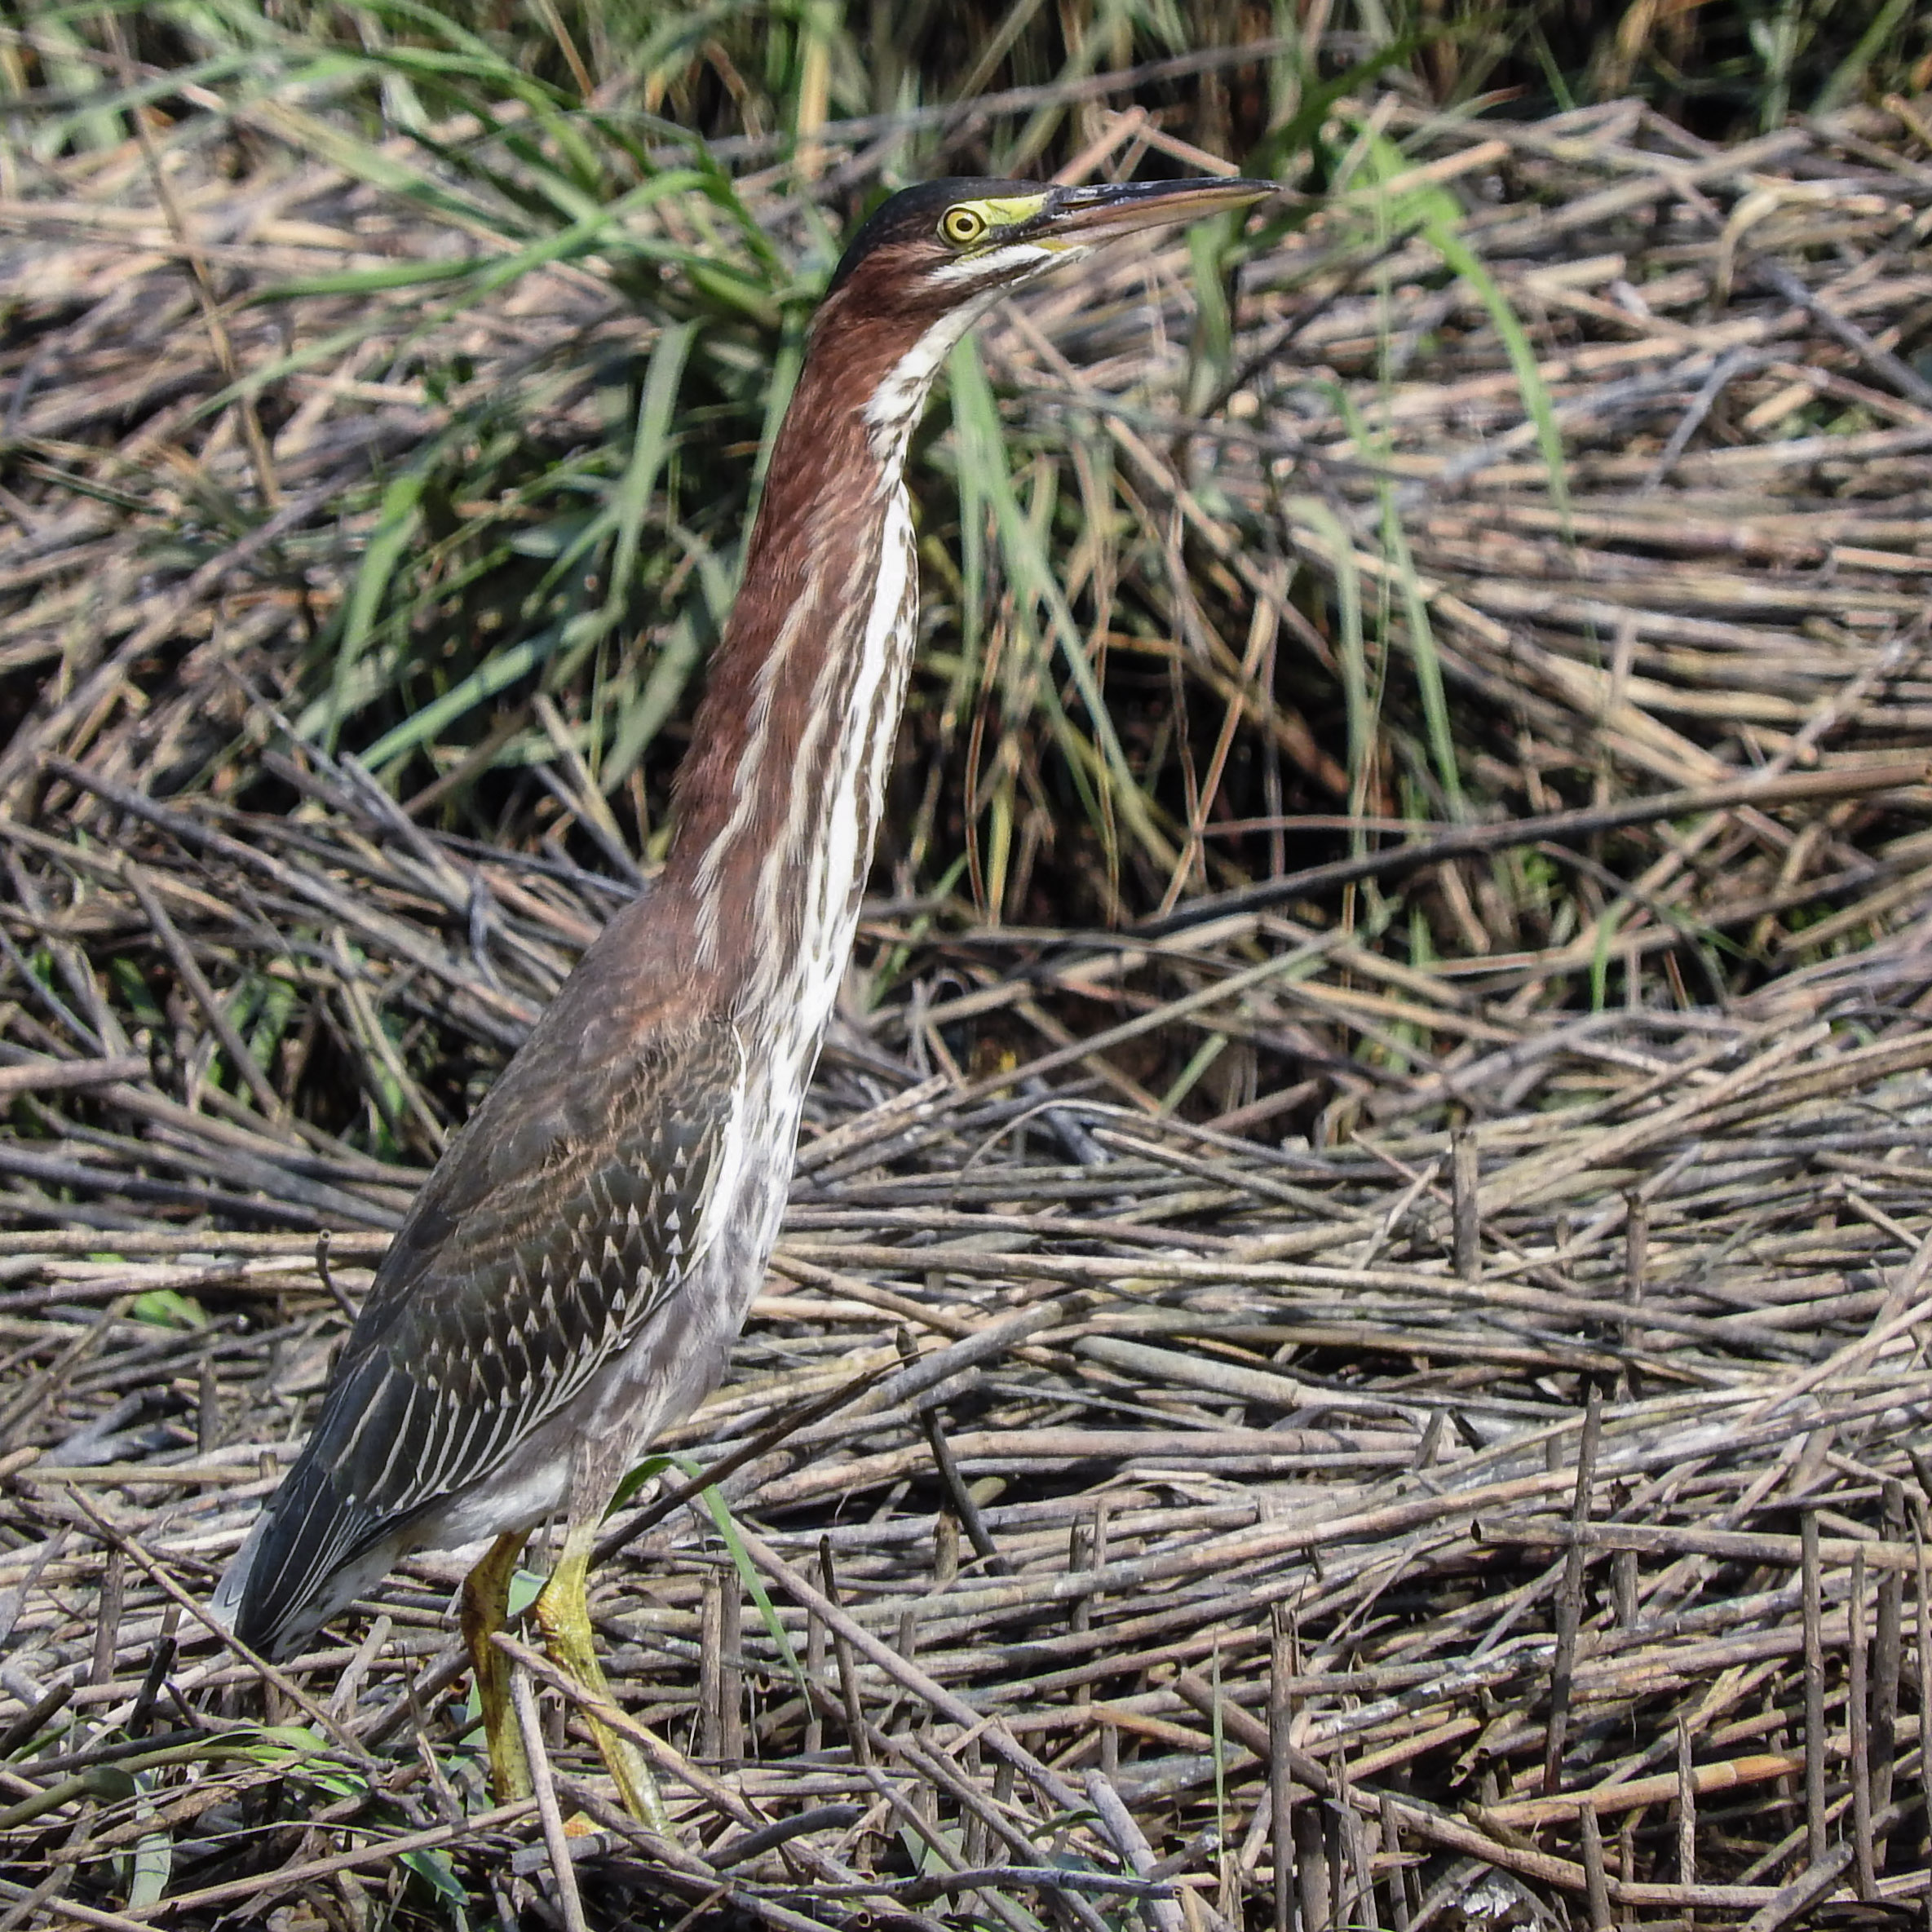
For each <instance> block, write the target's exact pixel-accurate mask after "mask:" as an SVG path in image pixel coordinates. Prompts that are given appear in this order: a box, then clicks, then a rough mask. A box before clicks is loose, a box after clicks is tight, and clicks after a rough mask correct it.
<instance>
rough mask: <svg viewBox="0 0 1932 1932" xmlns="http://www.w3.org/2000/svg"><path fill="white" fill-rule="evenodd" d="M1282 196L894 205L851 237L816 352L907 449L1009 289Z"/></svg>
mask: <svg viewBox="0 0 1932 1932" xmlns="http://www.w3.org/2000/svg"><path fill="white" fill-rule="evenodd" d="M1271 192H1274V183H1271V182H1267V181H1243V180H1193V181H1134V182H1121V183H1101V184H1100V185H1099V186H1096V187H1090V188H1057V187H1053V186H1050V185H1049V186H1042V185H1041V183H1037V182H1028V181H999V180H988V179H953V180H945V181H926V182H922V183H920V185H919V186H917V188H905V189H904V190H902V191H901V192H900V193H898V194H895V196H893V197H892V198H891V200H890V201H887V202H886V203H885V204H884V205H883V206H882V207H880V208H879V209H878V210H877V211H876V212H875V213H874V214H873V215H872V217H871V218H870V219H869V220H868V221H867V222H866V223H865V224H864V227H863V228H860V230H859V232H858V233H857V234H856V235H855V236H854V237H852V240H851V245H850V246H849V247H847V250H846V251H845V254H844V256H843V257H842V259H841V260H840V262H839V264H838V272H837V273H836V274H834V275H833V277H832V282H831V285H830V287H829V288H828V289H827V290H826V291H825V304H824V306H823V307H822V308H821V309H820V312H819V318H818V323H817V326H816V332H815V334H816V341H815V344H814V347H815V351H816V353H818V354H820V355H827V354H830V355H833V356H838V353H839V351H840V350H842V349H843V350H845V351H847V352H848V353H849V354H850V356H851V358H852V362H853V365H854V366H855V367H857V368H863V369H864V378H862V379H863V380H864V381H865V382H866V383H867V386H868V387H869V391H870V392H871V393H870V400H869V403H868V404H867V405H866V409H865V414H866V418H867V421H868V422H869V423H871V424H872V425H873V429H874V431H875V432H880V433H882V434H885V435H889V436H891V437H893V438H895V440H896V439H897V438H899V437H900V435H902V433H903V431H904V428H905V427H907V426H908V425H909V422H910V419H911V418H912V417H913V416H914V415H916V414H917V411H918V409H919V406H920V405H921V404H922V402H923V401H924V400H925V396H926V389H927V388H928V387H929V386H930V385H931V380H932V378H933V376H934V374H935V373H936V372H937V370H938V369H939V365H940V364H941V363H942V362H943V361H944V360H945V358H946V356H947V354H948V351H950V350H951V349H952V347H953V344H954V343H957V341H958V340H959V338H960V337H961V336H962V335H963V334H965V333H966V330H967V329H969V328H970V326H971V325H972V324H973V323H974V322H975V321H977V320H978V318H979V316H981V315H982V314H984V312H985V311H986V310H987V309H988V307H990V306H991V305H992V304H993V302H994V301H995V300H997V298H998V297H999V296H1001V295H1002V294H1005V293H1006V291H1007V290H1010V289H1014V288H1017V287H1019V285H1020V284H1021V283H1023V282H1027V281H1032V278H1033V277H1034V276H1037V275H1040V274H1042V273H1044V272H1045V271H1046V270H1047V269H1049V268H1054V267H1060V266H1061V265H1063V263H1068V262H1073V261H1077V260H1079V259H1080V258H1081V256H1082V255H1085V254H1088V253H1089V252H1090V250H1093V249H1094V248H1096V247H1098V246H1099V245H1100V244H1101V243H1102V242H1103V241H1112V240H1113V239H1114V238H1115V237H1116V236H1121V235H1130V234H1133V233H1134V232H1137V231H1138V230H1139V229H1142V228H1160V227H1165V226H1169V225H1171V224H1172V223H1177V222H1187V221H1195V220H1198V219H1200V218H1201V217H1202V216H1204V215H1208V214H1218V213H1219V212H1221V211H1222V210H1224V209H1228V208H1240V207H1245V206H1247V205H1248V203H1249V202H1251V201H1258V200H1259V199H1260V198H1261V197H1262V196H1263V195H1266V194H1269V193H1271Z"/></svg>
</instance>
